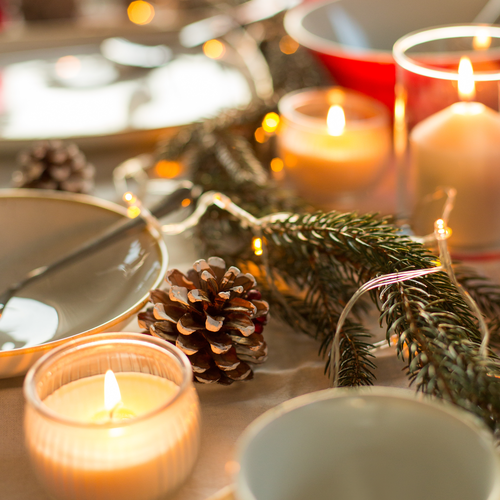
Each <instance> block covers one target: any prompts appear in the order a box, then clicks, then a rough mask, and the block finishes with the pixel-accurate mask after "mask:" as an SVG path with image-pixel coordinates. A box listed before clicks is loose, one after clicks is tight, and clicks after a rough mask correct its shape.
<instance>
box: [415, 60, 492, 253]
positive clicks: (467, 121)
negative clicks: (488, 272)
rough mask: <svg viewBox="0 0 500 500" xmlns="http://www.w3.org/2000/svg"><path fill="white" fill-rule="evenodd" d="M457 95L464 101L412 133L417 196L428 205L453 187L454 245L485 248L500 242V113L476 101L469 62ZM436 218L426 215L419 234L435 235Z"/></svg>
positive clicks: (464, 63)
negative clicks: (429, 198)
mask: <svg viewBox="0 0 500 500" xmlns="http://www.w3.org/2000/svg"><path fill="white" fill-rule="evenodd" d="M458 91H459V95H460V97H461V99H462V102H456V103H454V104H452V105H451V106H448V107H447V108H445V109H443V110H441V111H439V112H437V113H435V114H434V115H431V116H430V117H428V118H426V119H425V120H423V121H421V122H420V123H418V124H417V125H416V126H415V127H414V129H413V130H412V132H411V134H410V145H411V158H412V166H413V168H414V171H415V176H416V194H417V199H418V200H424V199H425V197H426V196H428V195H431V194H432V193H434V192H435V191H436V189H437V188H439V187H444V186H451V187H454V188H455V189H456V190H457V198H456V201H455V205H454V208H453V211H452V212H451V216H450V220H449V225H450V227H451V229H452V236H451V240H450V242H451V244H452V245H453V246H456V247H463V248H466V247H485V246H488V245H492V244H495V243H498V241H499V234H500V217H499V214H500V196H499V194H498V191H499V189H500V147H499V145H500V114H499V113H498V112H496V111H494V110H492V109H491V108H489V107H487V106H485V105H484V104H482V103H480V102H472V101H471V99H473V98H474V93H475V86H474V77H473V71H472V65H471V62H470V60H469V59H468V58H467V57H463V58H462V59H461V61H460V66H459V79H458ZM434 219H435V214H433V213H430V211H429V213H426V212H424V211H423V212H422V215H421V217H417V218H416V221H415V227H416V229H417V232H419V233H428V232H430V228H431V227H432V224H433V221H434Z"/></svg>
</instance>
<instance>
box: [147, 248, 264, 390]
mask: <svg viewBox="0 0 500 500" xmlns="http://www.w3.org/2000/svg"><path fill="white" fill-rule="evenodd" d="M165 280H166V282H167V284H168V287H167V289H166V290H165V291H163V290H152V291H151V302H153V304H154V307H151V308H149V309H147V310H146V311H145V312H142V313H139V317H138V319H139V325H140V326H141V328H145V329H147V330H148V332H149V333H151V335H154V336H156V337H160V338H163V339H165V340H168V341H169V342H171V343H172V344H175V345H176V346H177V347H178V348H179V349H181V350H182V351H183V352H184V353H185V354H186V355H187V356H188V358H189V360H190V361H191V365H192V366H193V373H194V377H195V380H197V381H198V382H202V383H205V384H210V383H213V382H219V383H220V384H226V385H228V384H232V383H233V382H234V381H235V380H249V379H251V378H252V377H253V372H252V369H251V368H250V366H249V365H248V363H263V362H264V361H265V360H266V358H267V345H266V342H265V340H264V337H263V336H262V331H263V329H264V325H265V324H266V323H267V315H268V312H269V306H268V304H267V302H265V301H264V300H261V298H262V297H261V294H260V292H259V291H258V290H255V286H256V281H255V278H254V277H253V276H252V275H251V274H243V273H241V272H240V270H239V269H238V268H237V267H230V268H229V269H227V270H226V263H225V262H224V261H223V260H222V259H220V258H219V257H211V258H210V259H208V261H205V260H198V261H196V262H195V263H194V265H193V269H190V270H189V271H188V273H187V276H185V275H184V274H183V273H181V272H180V271H178V270H177V269H172V270H171V271H169V272H168V273H167V276H166V278H165Z"/></svg>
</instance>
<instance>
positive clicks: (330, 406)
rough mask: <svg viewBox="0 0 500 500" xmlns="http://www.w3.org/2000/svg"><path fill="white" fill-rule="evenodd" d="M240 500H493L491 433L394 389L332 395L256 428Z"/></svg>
mask: <svg viewBox="0 0 500 500" xmlns="http://www.w3.org/2000/svg"><path fill="white" fill-rule="evenodd" d="M237 460H238V462H239V465H240V470H239V473H238V474H237V477H236V498H237V499H238V500H305V499H314V500H327V499H328V500H331V499H333V498H335V499H338V500H346V499H348V500H401V499H402V498H404V499H405V500H423V499H425V500H451V499H453V500H472V499H474V500H498V499H500V465H499V459H498V456H497V453H496V451H495V448H494V445H493V438H492V435H491V433H490V432H489V431H488V430H487V429H486V428H485V427H483V425H482V424H481V422H479V421H478V420H477V419H476V418H475V417H474V416H472V415H471V414H469V413H467V412H465V411H462V410H459V409H457V408H455V407H451V405H446V404H444V403H438V402H433V401H430V400H429V399H423V400H422V399H420V400H419V399H417V396H416V395H415V393H414V392H413V391H409V390H403V389H392V388H380V387H379V388H372V389H362V390H356V389H347V390H346V389H330V390H326V391H320V392H316V393H312V394H308V395H305V396H300V397H298V398H295V399H293V400H290V401H287V402H285V403H283V404H282V405H280V406H278V407H276V408H274V409H272V410H270V411H268V412H267V413H265V414H264V415H262V416H261V417H260V418H258V419H257V420H256V421H255V422H253V423H252V424H251V425H250V426H249V427H248V429H247V430H246V431H245V432H244V434H243V435H242V437H241V439H240V441H239V444H238V449H237Z"/></svg>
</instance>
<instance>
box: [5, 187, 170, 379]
mask: <svg viewBox="0 0 500 500" xmlns="http://www.w3.org/2000/svg"><path fill="white" fill-rule="evenodd" d="M125 216H126V210H125V209H124V208H123V207H120V206H119V205H116V204H114V203H111V202H107V201H104V200H99V199H97V198H93V197H91V196H86V195H76V194H69V193H60V192H49V191H37V190H22V189H19V190H6V191H1V192H0V234H2V235H3V238H2V245H0V291H3V290H4V289H6V288H7V287H8V286H9V285H11V284H13V283H16V282H18V281H19V280H21V279H22V278H23V277H24V276H25V275H26V273H28V272H29V271H31V270H32V269H35V268H38V267H40V266H43V265H47V264H50V263H51V262H54V261H55V260H57V259H58V258H60V257H62V256H64V255H66V254H67V253H69V252H70V251H71V250H72V249H75V248H78V247H79V246H80V245H82V244H83V243H85V242H87V241H89V240H90V239H92V238H94V237H97V236H98V235H99V234H100V233H101V232H103V231H104V230H105V229H107V228H108V227H109V226H111V225H113V224H114V223H116V222H118V221H120V220H121V219H123V217H125ZM167 262H168V254H167V250H166V247H165V244H164V243H163V241H158V240H157V239H155V238H154V237H153V235H152V234H151V233H150V232H149V230H147V229H143V230H138V231H136V232H134V233H133V234H128V233H127V234H126V235H124V236H123V237H122V238H121V239H120V240H119V241H117V242H115V243H112V244H110V245H108V246H106V247H105V248H103V249H101V250H99V251H97V252H94V253H92V254H90V255H88V256H86V257H85V258H82V259H80V260H78V261H77V262H74V263H72V264H68V265H67V266H65V267H63V268H61V269H60V270H57V271H54V272H52V273H50V274H49V275H47V276H45V277H43V278H41V279H40V280H38V281H34V282H32V283H31V284H29V285H28V286H26V287H25V288H23V289H22V290H21V291H20V292H19V293H18V294H17V295H16V296H15V297H14V298H13V299H11V301H10V302H9V303H8V304H7V307H6V309H5V311H4V314H3V315H2V318H1V319H0V377H12V376H16V375H22V374H24V373H26V371H27V370H28V368H29V367H30V366H31V365H32V364H33V363H34V362H35V361H36V360H37V359H38V358H39V357H40V356H41V355H43V354H44V353H45V352H47V351H48V350H49V349H51V348H53V347H55V346H58V345H60V344H62V343H63V342H65V341H66V340H67V339H69V338H75V337H79V336H84V335H90V334H93V333H98V332H104V331H109V330H115V331H116V330H117V329H119V328H120V326H123V325H125V324H126V323H127V322H129V321H130V320H132V318H133V317H134V314H135V313H136V312H138V311H139V310H140V309H141V308H142V307H143V306H144V305H145V304H146V302H147V300H148V297H149V291H150V290H151V289H152V288H156V287H157V286H158V285H159V284H160V283H161V281H162V279H163V276H164V274H165V271H166V268H167Z"/></svg>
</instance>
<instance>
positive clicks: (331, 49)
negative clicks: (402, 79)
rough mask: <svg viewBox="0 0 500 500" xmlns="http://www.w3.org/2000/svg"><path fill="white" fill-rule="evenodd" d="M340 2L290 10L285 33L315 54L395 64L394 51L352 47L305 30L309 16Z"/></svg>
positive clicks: (327, 0)
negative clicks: (306, 19) (305, 21)
mask: <svg viewBox="0 0 500 500" xmlns="http://www.w3.org/2000/svg"><path fill="white" fill-rule="evenodd" d="M339 1H341V0H321V1H318V2H310V3H303V4H300V5H298V6H297V7H294V8H293V9H290V10H289V11H288V12H287V13H286V14H285V17H284V20H283V24H284V27H285V31H286V32H287V33H288V34H289V35H290V36H291V37H292V38H293V39H294V40H295V41H296V42H298V43H299V44H300V45H302V46H304V47H306V48H308V49H310V50H314V51H315V52H320V53H322V54H326V55H330V56H335V57H348V58H349V59H355V60H359V61H365V62H373V63H384V64H391V65H392V64H394V58H393V56H392V50H380V49H368V48H360V47H350V46H348V45H343V44H340V43H338V42H334V41H332V40H327V39H326V38H322V37H320V36H318V35H314V34H313V33H311V32H310V31H309V30H307V29H306V28H304V25H303V23H302V21H303V19H304V18H305V17H306V16H307V15H308V14H310V13H312V12H314V11H315V10H319V9H321V8H323V7H325V6H327V5H330V4H333V3H336V2H339Z"/></svg>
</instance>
